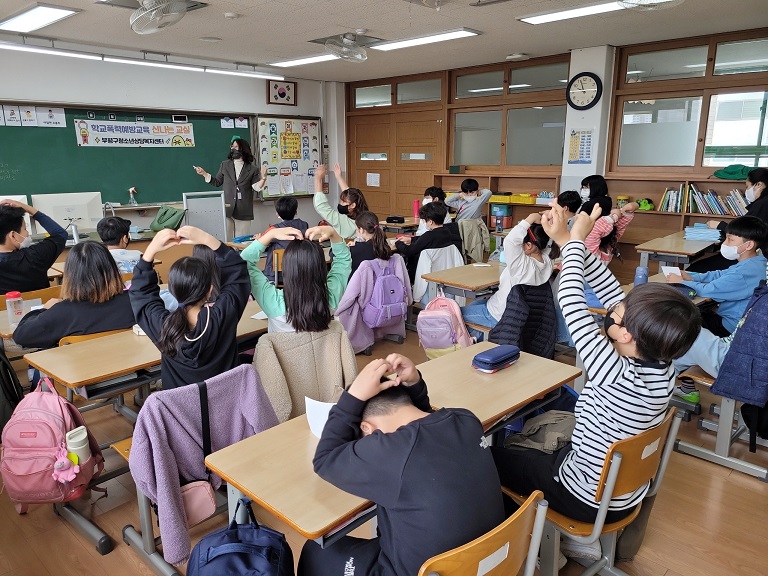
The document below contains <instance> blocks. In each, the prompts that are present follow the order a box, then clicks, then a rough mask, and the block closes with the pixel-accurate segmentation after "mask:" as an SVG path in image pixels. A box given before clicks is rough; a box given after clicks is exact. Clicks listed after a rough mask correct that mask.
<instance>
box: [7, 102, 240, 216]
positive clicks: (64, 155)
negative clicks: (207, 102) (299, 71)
mask: <svg viewBox="0 0 768 576" xmlns="http://www.w3.org/2000/svg"><path fill="white" fill-rule="evenodd" d="M88 112H92V113H93V114H95V119H96V120H104V121H109V120H114V121H118V122H136V116H137V114H138V115H141V116H143V117H144V122H148V123H152V122H163V123H170V122H171V114H170V113H168V112H166V113H150V112H141V111H139V112H131V113H128V112H123V111H105V110H97V109H69V108H67V109H66V110H65V113H66V121H67V125H66V127H63V128H43V127H33V126H0V195H11V194H26V195H27V196H29V195H32V194H54V193H62V192H101V197H102V200H103V201H104V202H110V201H114V202H120V203H121V204H127V203H128V199H129V196H128V188H130V187H132V186H135V187H136V189H137V190H138V194H137V196H136V201H137V202H141V203H146V202H166V201H181V199H182V196H181V195H182V193H183V192H198V191H209V190H214V188H212V187H211V186H210V185H209V184H206V183H205V181H204V180H203V178H202V177H201V176H198V175H197V174H196V173H195V171H194V170H193V168H192V166H193V165H197V166H202V167H203V168H205V169H206V170H207V171H208V172H211V173H212V174H216V172H217V171H218V169H219V164H220V163H221V161H222V160H224V159H225V158H226V156H227V154H228V153H229V143H230V139H231V138H232V136H233V135H235V134H237V135H238V136H240V137H242V138H245V139H246V140H249V141H250V126H251V119H250V118H249V119H248V126H249V127H248V128H236V129H231V128H221V118H222V116H200V115H192V114H189V115H187V118H188V121H189V122H190V123H191V124H192V126H193V132H194V141H195V146H193V147H184V146H178V147H169V148H129V147H91V146H79V145H78V136H77V132H76V131H75V126H76V125H77V121H78V120H80V119H88ZM109 114H114V115H115V118H109ZM93 136H94V135H93V134H92V135H91V137H93ZM113 136H114V134H113Z"/></svg>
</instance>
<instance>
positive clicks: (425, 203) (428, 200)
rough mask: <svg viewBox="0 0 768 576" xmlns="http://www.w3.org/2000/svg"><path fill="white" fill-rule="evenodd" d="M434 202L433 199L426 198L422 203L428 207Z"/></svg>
mask: <svg viewBox="0 0 768 576" xmlns="http://www.w3.org/2000/svg"><path fill="white" fill-rule="evenodd" d="M431 202H432V198H424V200H422V201H421V205H422V206H426V205H427V204H430V203H431Z"/></svg>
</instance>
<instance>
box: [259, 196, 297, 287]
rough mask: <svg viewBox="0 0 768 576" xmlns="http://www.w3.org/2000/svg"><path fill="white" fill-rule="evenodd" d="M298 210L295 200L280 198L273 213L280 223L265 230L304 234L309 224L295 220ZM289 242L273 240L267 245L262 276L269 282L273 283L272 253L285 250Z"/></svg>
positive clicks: (285, 197) (288, 197) (286, 197)
mask: <svg viewBox="0 0 768 576" xmlns="http://www.w3.org/2000/svg"><path fill="white" fill-rule="evenodd" d="M298 209H299V202H298V201H297V200H296V198H291V197H290V196H281V197H280V198H278V199H277V202H275V212H277V215H278V216H279V217H280V218H281V219H282V222H278V223H277V224H273V225H272V226H270V227H269V228H267V230H269V229H270V228H296V229H297V230H301V232H302V233H304V232H306V231H307V229H308V228H309V224H307V223H306V222H304V220H302V219H300V218H296V211H297V210H298ZM259 236H261V234H259V235H257V236H254V238H258V237H259ZM289 242H290V240H275V241H274V242H272V243H271V244H270V245H269V247H268V248H267V251H266V252H265V253H264V257H265V258H266V259H267V261H266V262H265V263H264V276H266V277H267V279H268V280H269V281H270V282H274V281H275V271H274V270H273V269H272V252H274V251H275V250H276V249H280V248H285V247H286V246H288V243H289Z"/></svg>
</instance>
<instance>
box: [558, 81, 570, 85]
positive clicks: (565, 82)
mask: <svg viewBox="0 0 768 576" xmlns="http://www.w3.org/2000/svg"><path fill="white" fill-rule="evenodd" d="M558 82H562V83H563V84H568V80H558Z"/></svg>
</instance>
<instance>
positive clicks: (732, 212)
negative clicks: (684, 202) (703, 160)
mask: <svg viewBox="0 0 768 576" xmlns="http://www.w3.org/2000/svg"><path fill="white" fill-rule="evenodd" d="M688 189H689V197H688V199H689V204H688V206H689V208H688V211H689V212H690V213H691V214H712V215H716V216H743V215H744V214H746V213H747V203H746V201H745V200H744V196H743V195H742V193H741V191H739V190H731V191H730V192H729V193H728V194H723V195H720V194H717V192H715V191H714V190H712V189H709V190H707V191H706V192H703V191H701V190H700V189H699V188H698V187H697V186H696V185H695V184H694V183H693V182H691V183H690V184H689V185H688Z"/></svg>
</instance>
